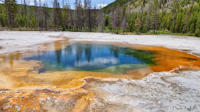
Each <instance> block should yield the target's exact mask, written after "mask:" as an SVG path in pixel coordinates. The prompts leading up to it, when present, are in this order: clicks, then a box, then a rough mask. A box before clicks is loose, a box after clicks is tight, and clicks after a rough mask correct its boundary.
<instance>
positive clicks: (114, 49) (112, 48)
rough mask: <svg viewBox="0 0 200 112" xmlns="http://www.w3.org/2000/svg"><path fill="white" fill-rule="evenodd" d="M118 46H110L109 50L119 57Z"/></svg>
mask: <svg viewBox="0 0 200 112" xmlns="http://www.w3.org/2000/svg"><path fill="white" fill-rule="evenodd" d="M119 49H120V48H119V47H115V46H110V51H111V53H112V54H113V55H114V57H115V58H118V57H119Z"/></svg>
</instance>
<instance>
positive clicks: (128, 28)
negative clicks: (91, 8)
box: [103, 0, 200, 36]
mask: <svg viewBox="0 0 200 112" xmlns="http://www.w3.org/2000/svg"><path fill="white" fill-rule="evenodd" d="M103 11H104V13H105V14H106V15H107V17H106V21H108V22H110V24H107V26H108V27H109V28H110V27H112V28H113V27H115V30H116V29H117V28H116V27H118V28H119V27H120V28H121V29H120V30H122V31H123V32H136V33H148V32H150V33H151V32H153V33H159V32H160V33H181V34H188V35H196V36H200V0H116V1H115V2H113V3H111V4H109V5H108V6H106V7H105V8H103ZM111 20H112V21H111ZM118 23H120V24H118ZM109 25H110V26H109ZM112 30H113V29H112ZM117 31H118V30H117Z"/></svg>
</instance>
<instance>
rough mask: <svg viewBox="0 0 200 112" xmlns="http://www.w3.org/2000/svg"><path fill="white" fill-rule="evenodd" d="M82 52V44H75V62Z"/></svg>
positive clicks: (78, 59)
mask: <svg viewBox="0 0 200 112" xmlns="http://www.w3.org/2000/svg"><path fill="white" fill-rule="evenodd" d="M82 53H83V46H82V45H79V44H76V62H77V63H79V61H80V58H81V57H82V55H83V54H82Z"/></svg>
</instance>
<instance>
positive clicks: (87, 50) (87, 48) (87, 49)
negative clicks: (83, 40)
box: [84, 44, 92, 62]
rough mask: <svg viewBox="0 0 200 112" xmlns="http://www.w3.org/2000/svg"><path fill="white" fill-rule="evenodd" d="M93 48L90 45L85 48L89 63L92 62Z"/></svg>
mask: <svg viewBox="0 0 200 112" xmlns="http://www.w3.org/2000/svg"><path fill="white" fill-rule="evenodd" d="M91 47H92V46H91V45H90V44H87V45H86V47H85V48H84V51H85V55H86V58H87V61H88V62H90V60H91V55H92V49H91Z"/></svg>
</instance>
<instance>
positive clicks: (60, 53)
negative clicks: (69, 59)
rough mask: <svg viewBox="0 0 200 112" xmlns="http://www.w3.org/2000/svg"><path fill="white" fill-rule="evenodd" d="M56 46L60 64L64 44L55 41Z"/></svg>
mask: <svg viewBox="0 0 200 112" xmlns="http://www.w3.org/2000/svg"><path fill="white" fill-rule="evenodd" d="M54 47H55V54H56V59H57V63H58V64H59V65H60V63H61V56H62V44H61V43H55V44H54ZM60 48H61V49H60ZM56 49H60V50H56Z"/></svg>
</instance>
